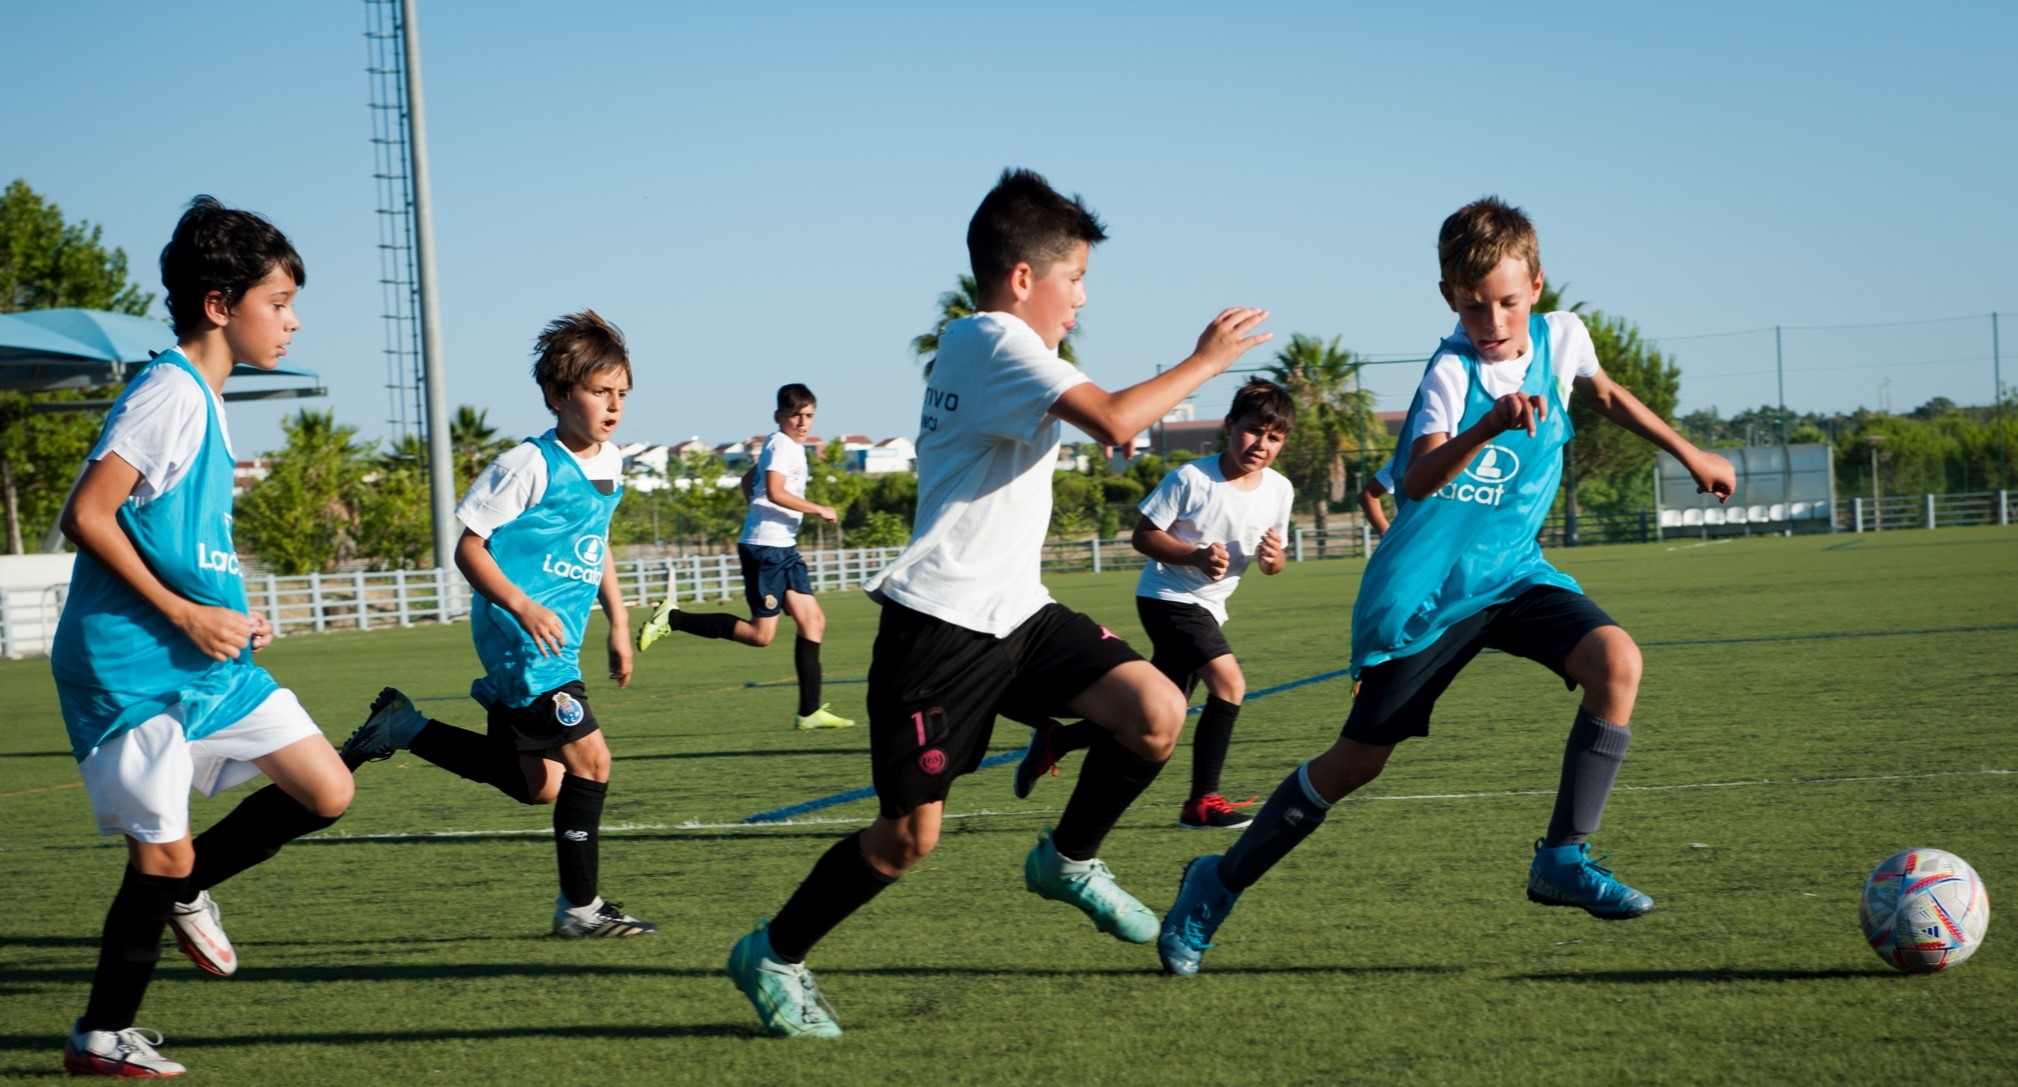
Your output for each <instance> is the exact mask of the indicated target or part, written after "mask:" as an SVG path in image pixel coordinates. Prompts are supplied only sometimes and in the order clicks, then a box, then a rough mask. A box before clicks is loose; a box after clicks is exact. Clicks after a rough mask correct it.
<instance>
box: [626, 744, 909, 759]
mask: <svg viewBox="0 0 2018 1087" xmlns="http://www.w3.org/2000/svg"><path fill="white" fill-rule="evenodd" d="M868 753H869V746H868V744H867V743H866V742H865V743H864V744H863V745H862V746H861V747H788V748H784V749H781V750H777V751H752V750H749V749H748V748H744V749H742V750H738V751H667V752H662V753H660V754H657V755H614V754H613V755H611V756H610V761H611V762H664V761H666V760H669V759H765V758H772V757H774V756H778V755H794V756H797V755H844V756H846V755H867V754H868Z"/></svg>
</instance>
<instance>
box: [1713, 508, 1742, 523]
mask: <svg viewBox="0 0 2018 1087" xmlns="http://www.w3.org/2000/svg"><path fill="white" fill-rule="evenodd" d="M1718 512H1719V513H1721V514H1723V517H1724V523H1725V524H1727V525H1742V524H1744V523H1745V507H1743V506H1730V507H1727V508H1725V509H1723V510H1719V511H1718Z"/></svg>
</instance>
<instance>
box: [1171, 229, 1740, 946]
mask: <svg viewBox="0 0 2018 1087" xmlns="http://www.w3.org/2000/svg"><path fill="white" fill-rule="evenodd" d="M1437 257H1438V260H1439V261H1440V263H1441V264H1442V271H1443V282H1442V284H1441V285H1440V286H1441V289H1442V291H1443V297H1444V301H1445V302H1447V303H1448V304H1449V305H1450V308H1451V309H1452V310H1454V311H1456V313H1457V315H1458V324H1459V328H1458V330H1457V331H1456V333H1455V334H1453V335H1452V336H1451V338H1449V339H1447V340H1445V341H1444V342H1443V344H1442V345H1441V346H1440V347H1439V348H1438V350H1437V352H1436V354H1435V355H1434V356H1433V357H1432V358H1431V359H1430V363H1429V368H1428V370H1427V371H1426V372H1425V373H1424V374H1423V379H1422V384H1421V386H1420V387H1419V388H1418V389H1417V391H1416V395H1415V400H1414V402H1413V403H1411V404H1410V405H1409V409H1408V415H1407V417H1406V419H1405V420H1404V422H1403V424H1402V433H1401V441H1400V443H1399V445H1398V448H1397V449H1396V452H1395V457H1394V473H1395V481H1396V482H1397V483H1400V484H1401V486H1400V488H1399V489H1398V490H1397V491H1396V494H1395V499H1396V504H1397V508H1396V511H1395V516H1394V521H1393V523H1392V524H1391V525H1390V526H1389V528H1388V531H1387V534H1386V535H1385V537H1383V539H1382V540H1381V545H1380V549H1379V550H1378V551H1375V552H1374V554H1373V558H1372V559H1371V560H1369V561H1368V563H1367V566H1366V572H1365V574H1364V575H1362V577H1361V580H1360V590H1359V597H1358V599H1357V601H1356V602H1355V603H1354V605H1353V610H1352V674H1353V676H1354V677H1355V678H1356V679H1358V680H1359V688H1358V693H1357V695H1356V696H1355V698H1354V699H1353V703H1352V710H1351V712H1350V713H1349V714H1348V715H1347V717H1346V720H1345V727H1344V729H1343V730H1342V732H1341V734H1340V736H1339V738H1338V741H1337V742H1336V743H1334V744H1333V745H1332V746H1331V749H1330V750H1328V751H1326V752H1325V753H1324V754H1322V755H1319V756H1318V757H1316V758H1314V759H1312V760H1310V761H1309V762H1307V763H1305V764H1303V765H1302V766H1301V767H1298V768H1297V770H1296V772H1294V773H1292V774H1290V775H1289V777H1288V778H1287V779H1285V780H1284V781H1283V782H1282V784H1281V785H1280V786H1278V787H1277V788H1276V790H1275V793H1274V795H1272V796H1270V797H1269V798H1268V803H1267V804H1266V805H1264V806H1263V807H1262V810H1261V814H1260V815H1259V816H1257V817H1256V818H1255V821H1254V824H1253V825H1252V826H1249V827H1248V828H1247V829H1246V830H1245V831H1243V832H1242V833H1241V835H1240V839H1239V840H1238V841H1236V842H1234V843H1233V848H1231V849H1229V850H1227V851H1226V854H1225V855H1224V856H1207V857H1200V858H1198V859H1196V860H1194V861H1192V862H1191V864H1190V865H1189V866H1188V867H1186V869H1185V872H1184V878H1183V880H1182V882H1181V884H1180V885H1179V888H1178V894H1177V901H1176V903H1174V904H1173V905H1172V906H1171V907H1170V913H1169V915H1168V916H1166V917H1165V918H1164V922H1163V931H1162V933H1161V935H1160V936H1159V938H1158V940H1157V950H1158V953H1159V955H1160V957H1161V958H1162V960H1163V966H1164V969H1166V970H1168V971H1170V972H1171V973H1174V974H1179V975H1186V974H1195V973H1197V972H1198V965H1199V961H1200V957H1201V956H1202V955H1203V954H1204V953H1205V951H1206V949H1208V948H1210V947H1211V946H1212V944H1211V939H1212V936H1213V933H1214V932H1215V931H1216V930H1217V929H1218V928H1219V926H1220V924H1221V923H1222V922H1224V921H1225V920H1226V917H1227V915H1228V913H1229V912H1230V911H1231V910H1232V909H1233V907H1234V903H1235V902H1236V901H1237V900H1238V899H1239V897H1240V895H1241V892H1243V891H1245V890H1246V889H1247V888H1248V887H1250V886H1252V885H1253V884H1254V882H1255V881H1256V880H1258V879H1260V878H1261V877H1262V875H1263V874H1264V873H1266V872H1267V871H1268V870H1269V869H1270V868H1271V867H1273V866H1274V865H1275V864H1276V862H1278V861H1280V860H1281V859H1282V858H1283V857H1284V856H1286V855H1287V854H1288V853H1289V851H1290V850H1292V849H1294V848H1296V846H1297V844H1298V843H1299V842H1301V841H1303V840H1304V839H1305V838H1307V837H1309V835H1310V834H1311V832H1312V831H1314V830H1316V829H1317V828H1318V826H1319V825H1321V824H1322V823H1323V822H1324V818H1325V814H1326V813H1327V812H1329V811H1330V810H1331V806H1332V805H1333V804H1336V803H1337V802H1338V801H1339V800H1341V799H1343V798H1344V797H1345V796H1346V795H1347V794H1349V793H1351V792H1352V791H1353V790H1355V789H1358V788H1359V787H1360V786H1362V785H1365V784H1366V783H1367V782H1370V781H1372V780H1373V779H1374V778H1375V777H1377V776H1379V774H1380V772H1381V769H1382V767H1384V766H1386V765H1387V760H1388V756H1389V755H1391V754H1393V752H1394V749H1395V745H1397V744H1399V743H1400V742H1401V741H1403V740H1406V739H1408V738H1409V737H1412V736H1427V735H1428V734H1429V722H1430V711H1431V708H1432V707H1434V706H1435V704H1436V700H1437V698H1438V697H1439V696H1440V695H1442V693H1443V692H1444V690H1445V688H1447V687H1448V686H1449V685H1450V682H1451V680H1452V679H1454V678H1456V676H1457V673H1458V672H1459V670H1461V669H1462V668H1464V667H1465V665H1467V664H1469V663H1470V662H1471V660H1472V658H1473V657H1475V656H1477V655H1478V653H1479V651H1480V650H1482V649H1485V648H1488V647H1490V648H1493V649H1498V650H1501V651H1503V652H1506V653H1511V654H1513V655H1515V656H1521V657H1526V658H1528V659H1529V660H1532V661H1535V662H1536V663H1538V664H1541V665H1542V666H1544V667H1546V668H1548V669H1549V670H1551V671H1553V672H1555V673H1556V675H1558V676H1560V677H1562V679H1563V681H1564V682H1565V683H1567V684H1568V685H1569V686H1571V687H1572V688H1575V687H1582V688H1583V690H1584V695H1583V702H1582V705H1581V707H1580V708H1579V709H1578V710H1577V714H1576V719H1575V721H1574V722H1573V723H1572V724H1571V726H1570V735H1569V741H1568V743H1567V745H1566V746H1565V749H1564V752H1563V764H1562V778H1561V784H1560V786H1559V788H1558V790H1557V793H1556V804H1555V811H1554V813H1553V814H1552V815H1551V816H1550V817H1549V823H1548V828H1547V830H1546V831H1545V832H1544V833H1543V835H1542V837H1541V838H1540V840H1538V841H1537V842H1536V843H1535V850H1534V857H1533V860H1532V863H1531V864H1530V865H1529V867H1528V882H1527V894H1528V898H1529V899H1531V900H1532V901H1534V902H1538V903H1541V904H1543V905H1549V906H1573V907H1576V908H1579V909H1582V910H1585V911H1586V912H1588V913H1590V914H1592V915H1593V916H1596V917H1602V918H1607V919H1614V920H1616V919H1623V918H1629V917H1638V916H1640V915H1642V914H1644V913H1646V912H1647V911H1649V910H1651V909H1653V908H1654V902H1653V899H1652V898H1650V897H1648V896H1647V895H1645V894H1643V893H1641V892H1640V891H1638V890H1635V889H1633V888H1632V887H1629V886H1627V885H1626V884H1625V883H1623V882H1621V881H1620V880H1618V879H1617V878H1615V877H1614V876H1613V875H1612V873H1611V871H1610V870H1609V869H1606V868H1603V867H1600V866H1599V865H1598V863H1597V861H1596V860H1593V859H1592V857H1591V856H1590V844H1589V841H1588V839H1589V838H1590V836H1591V834H1592V833H1593V832H1595V831H1596V830H1597V829H1598V820H1599V818H1600V817H1601V816H1602V815H1603V814H1604V807H1605V800H1606V798H1607V797H1608V796H1609V795H1610V794H1611V789H1612V781H1613V779H1614V777H1616V776H1617V774H1618V769H1619V764H1620V763H1621V762H1622V761H1623V760H1624V758H1625V754H1626V744H1627V741H1628V740H1629V739H1630V735H1629V733H1628V732H1627V724H1628V722H1629V721H1630V720H1631V718H1632V712H1633V702H1634V700H1635V698H1636V697H1637V696H1638V693H1639V683H1640V651H1639V647H1638V646H1637V645H1635V644H1634V642H1633V639H1632V638H1631V637H1630V636H1629V635H1627V634H1626V632H1625V630H1624V629H1622V628H1621V627H1619V625H1618V624H1617V623H1616V622H1614V621H1613V620H1612V618H1611V617H1610V616H1608V615H1606V614H1605V613H1604V612H1603V611H1600V610H1599V609H1598V606H1597V605H1596V604H1593V603H1591V601H1590V599H1589V598H1587V597H1585V596H1584V595H1583V592H1582V591H1581V590H1580V589H1579V588H1578V586H1577V583H1576V580H1575V579H1574V578H1571V577H1570V576H1569V575H1567V574H1564V573H1562V572H1560V571H1558V570H1556V569H1555V568H1554V567H1552V566H1550V565H1549V564H1548V561H1547V560H1546V559H1544V558H1543V557H1542V553H1541V547H1540V545H1539V544H1537V543H1536V541H1535V537H1536V534H1537V532H1539V530H1540V529H1541V525H1542V521H1543V519H1544V518H1546V517H1547V516H1548V512H1549V505H1550V503H1551V502H1553V501H1554V499H1555V493H1556V484H1557V482H1558V480H1559V479H1560V477H1561V475H1562V463H1563V457H1562V449H1563V446H1564V444H1566V443H1567V442H1568V441H1569V440H1570V437H1571V434H1572V431H1571V428H1570V422H1569V412H1568V410H1567V401H1568V395H1569V393H1570V391H1571V389H1572V388H1574V389H1575V391H1576V392H1577V394H1578V395H1579V396H1581V397H1583V398H1584V400H1585V402H1586V403H1588V404H1590V405H1591V406H1592V407H1593V408H1595V409H1596V410H1597V412H1598V414H1600V415H1603V416H1605V417H1606V418H1608V419H1610V420H1612V421H1613V422H1615V423H1618V424H1619V425H1620V426H1623V427H1625V428H1626V429H1627V430H1630V431H1632V432H1633V433H1635V434H1637V435H1639V436H1640V437H1642V438H1645V439H1646V440H1647V441H1649V442H1651V443H1652V444H1654V445H1655V446H1658V447H1659V448H1661V449H1665V450H1667V451H1668V452H1669V453H1671V454H1673V455H1674V457H1675V458H1676V459H1677V460H1679V461H1681V462H1682V463H1683V464H1684V465H1686V466H1687V467H1688V469H1689V473H1690V474H1691V475H1692V476H1694V477H1695V480H1696V487H1697V489H1698V490H1701V491H1704V492H1708V493H1712V494H1715V495H1716V496H1717V497H1718V498H1719V499H1723V498H1727V497H1729V496H1730V493H1731V489H1732V487H1733V486H1734V483H1735V480H1734V477H1733V476H1732V473H1731V466H1730V464H1729V463H1728V462H1726V461H1725V460H1724V459H1723V458H1722V457H1718V456H1714V455H1711V454H1707V453H1704V452H1702V451H1701V450H1699V449H1697V448H1696V447H1695V446H1693V445H1691V444H1689V442H1688V441H1686V440H1685V439H1683V438H1682V437H1681V436H1680V435H1678V434H1676V433H1675V432H1674V430H1673V429H1671V428H1670V427H1669V426H1668V425H1667V423H1665V422H1663V421H1662V420H1661V418H1660V417H1659V416H1658V415H1655V414H1654V413H1653V412H1651V411H1649V410H1647V408H1646V406H1645V405H1643V404H1641V403H1640V402H1639V400H1638V399H1637V398H1635V397H1634V396H1633V394H1632V393H1630V392H1628V391H1626V390H1625V389H1624V388H1622V387H1620V386H1619V385H1617V384H1614V383H1613V382H1612V380H1611V379H1610V378H1609V377H1607V376H1605V372H1604V370H1603V369H1602V368H1601V367H1600V366H1599V365H1598V359H1597V353H1596V350H1595V348H1594V347H1593V346H1592V344H1591V337H1590V333H1589V332H1588V331H1587V330H1586V329H1585V328H1584V323H1583V320H1582V318H1580V317H1578V316H1577V315H1576V314H1574V313H1551V314H1548V315H1546V316H1543V315H1540V314H1535V313H1532V312H1531V311H1532V309H1533V306H1534V303H1535V301H1536V300H1537V299H1539V298H1540V297H1541V291H1542V264H1541V251H1540V244H1539V243H1538V242H1537V240H1536V238H1535V230H1534V226H1533V224H1531V223H1530V222H1529V221H1528V218H1527V216H1526V215H1524V214H1522V213H1521V212H1520V210H1519V209H1517V208H1512V207H1509V206H1507V205H1506V204H1503V203H1501V202H1500V201H1499V200H1498V199H1497V198H1492V197H1488V198H1486V199H1484V200H1480V201H1477V202H1475V203H1472V204H1468V205H1466V206H1465V207H1463V208H1460V209H1458V211H1457V212H1456V213H1454V214H1453V215H1451V216H1450V218H1448V219H1446V220H1444V224H1443V228H1442V230H1441V231H1440V232H1439V234H1438V237H1437ZM1599 859H1602V858H1599Z"/></svg>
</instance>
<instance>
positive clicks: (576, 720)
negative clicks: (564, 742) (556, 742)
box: [554, 691, 587, 728]
mask: <svg viewBox="0 0 2018 1087" xmlns="http://www.w3.org/2000/svg"><path fill="white" fill-rule="evenodd" d="M586 713H587V711H586V710H584V709H583V708H582V704H581V703H580V702H578V701H576V700H575V697H574V696H573V695H571V694H569V693H567V692H566V691H555V692H554V720H556V721H559V722H560V724H561V727H562V728H573V727H575V726H576V725H579V724H581V723H582V718H583V717H584V716H585V715H586Z"/></svg>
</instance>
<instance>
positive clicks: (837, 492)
mask: <svg viewBox="0 0 2018 1087" xmlns="http://www.w3.org/2000/svg"><path fill="white" fill-rule="evenodd" d="M868 492H869V477H867V476H865V475H863V474H862V473H860V472H857V471H854V470H853V468H852V467H851V466H850V465H849V464H848V451H847V449H845V448H844V447H843V446H842V445H841V439H839V438H836V439H834V440H833V441H830V442H828V443H827V444H826V445H824V446H822V447H821V448H820V455H819V456H818V457H814V458H812V459H811V461H810V463H808V464H807V465H806V500H807V501H808V502H817V503H819V504H820V505H822V506H832V507H834V515H835V516H836V517H838V518H839V519H840V524H838V525H830V524H828V523H827V522H825V521H822V520H821V519H819V518H818V517H813V516H811V515H808V516H807V517H806V519H805V521H804V525H805V527H809V528H811V529H813V539H814V541H815V542H814V545H813V546H814V547H816V548H824V547H828V546H833V547H846V546H848V545H847V542H846V541H847V534H846V532H845V531H844V530H843V528H842V526H843V525H846V524H847V523H848V515H849V514H850V513H852V512H853V511H854V508H855V504H856V503H858V502H860V501H861V500H862V497H863V496H864V495H866V494H867V493H868ZM829 533H832V534H833V543H832V544H831V545H830V544H829V543H828V542H827V536H828V534H829Z"/></svg>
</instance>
